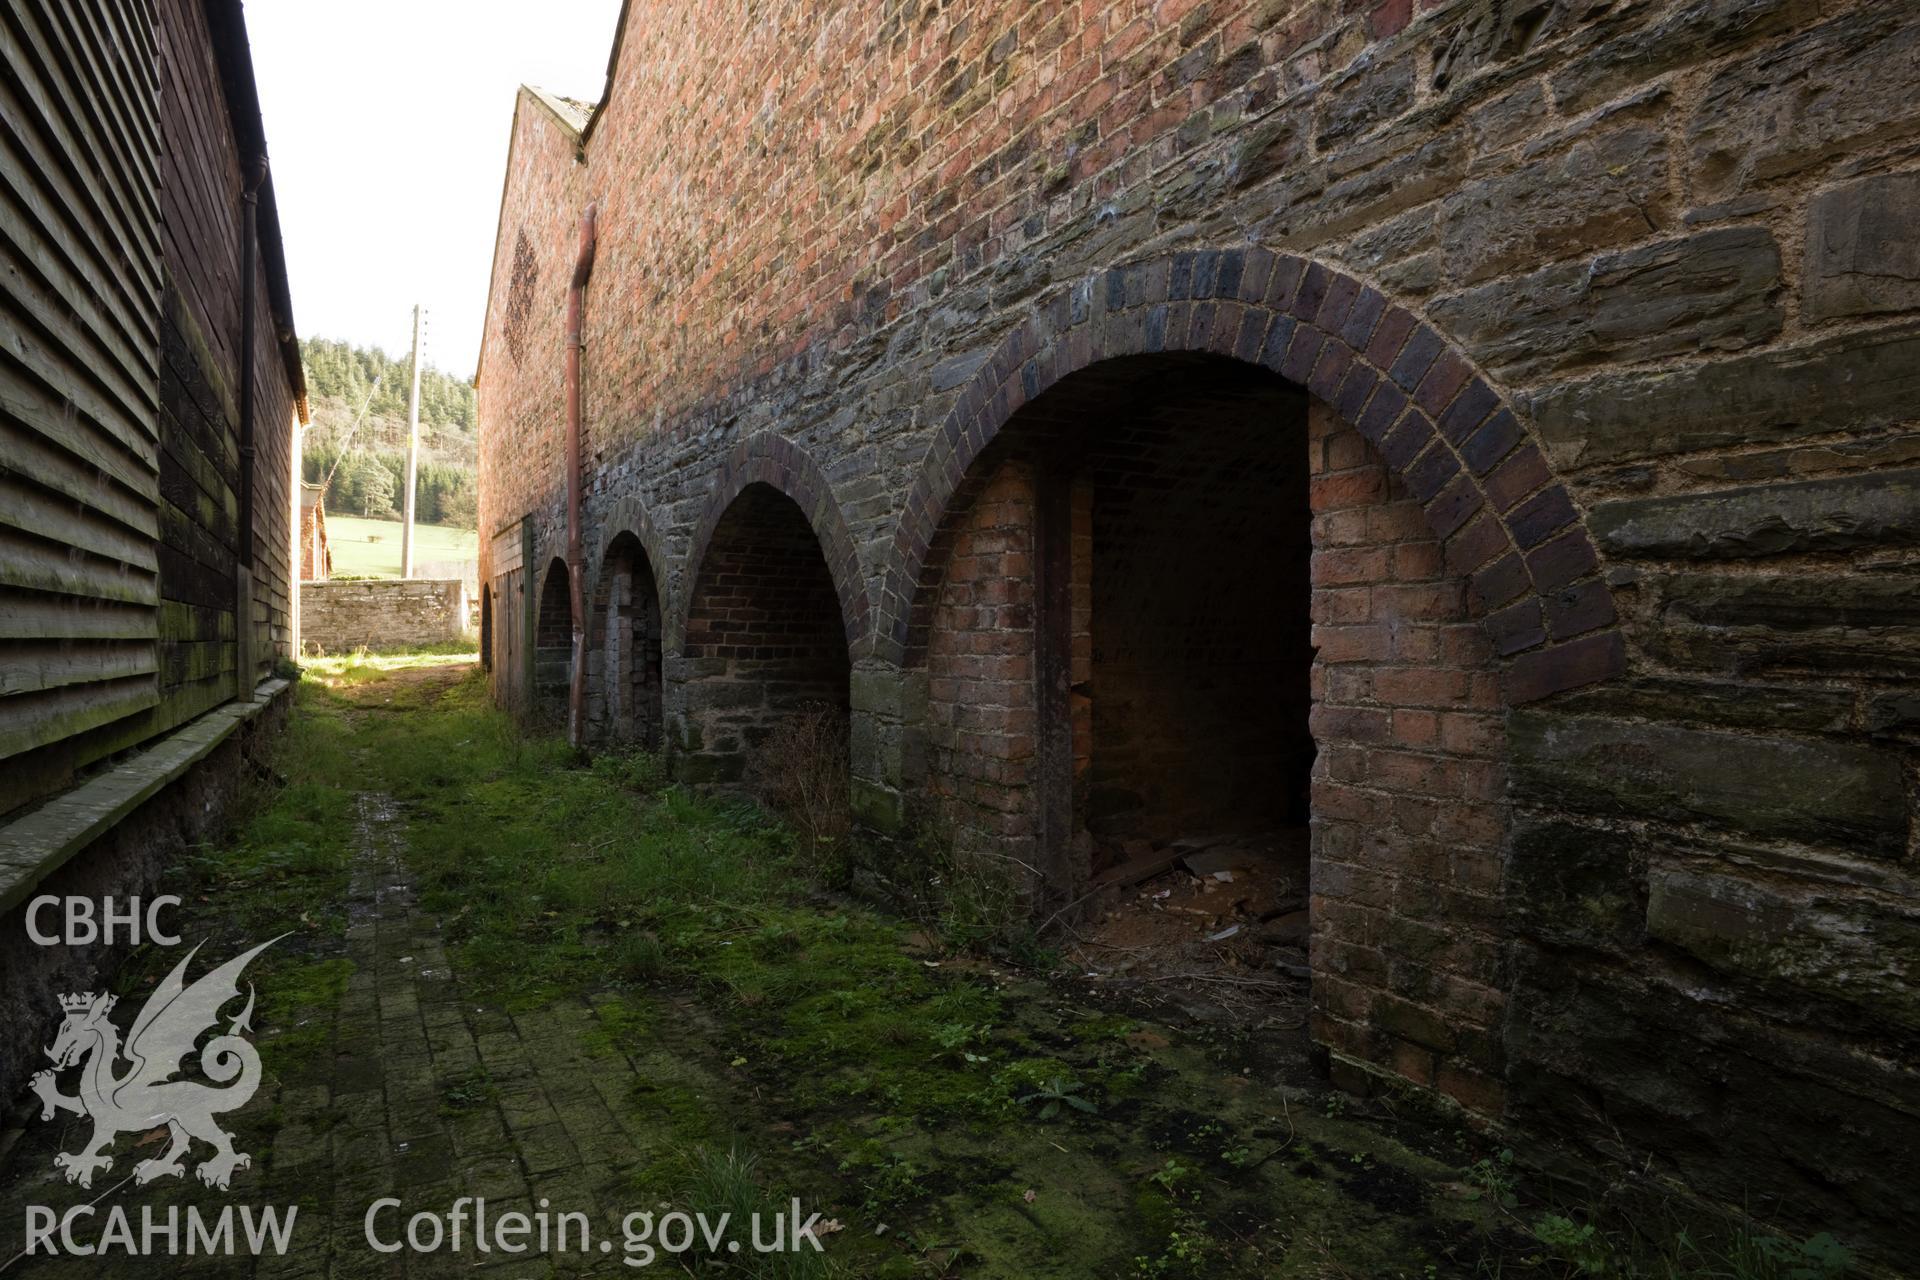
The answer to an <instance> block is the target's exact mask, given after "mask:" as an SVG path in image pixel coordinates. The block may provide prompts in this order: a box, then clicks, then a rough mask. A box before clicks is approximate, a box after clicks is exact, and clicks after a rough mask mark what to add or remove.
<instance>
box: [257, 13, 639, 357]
mask: <svg viewBox="0 0 1920 1280" xmlns="http://www.w3.org/2000/svg"><path fill="white" fill-rule="evenodd" d="M619 12H620V0H518V2H516V0H319V2H316V0H251V3H249V4H248V5H247V6H246V14H247V34H248V37H249V39H250V41H251V43H252V46H253V65H254V76H255V78H256V79H257V80H258V82H259V85H260V109H261V113H262V115H264V116H265V118H266V127H267V153H268V155H269V156H270V157H271V160H272V163H273V185H274V194H275V196H276V198H277V200H278V202H279V206H280V228H281V233H282V235H283V236H284V237H285V240H286V249H287V270H288V274H289V275H290V276H291V277H292V289H293V318H294V323H295V324H296V325H297V326H298V327H299V330H300V336H301V337H303V338H306V337H322V338H345V339H349V340H351V341H353V342H357V343H360V344H362V345H371V346H380V347H384V348H386V350H387V351H388V352H389V353H391V354H396V355H398V354H402V353H404V352H405V351H406V349H407V344H408V341H409V339H410V337H411V326H412V317H413V304H414V303H415V302H420V303H422V304H424V305H425V306H426V308H427V338H426V358H427V361H428V363H431V364H433V365H436V366H438V367H439V368H441V369H444V370H446V371H448V372H449V373H453V374H456V375H459V376H462V377H464V376H466V375H469V374H471V373H472V372H473V366H474V361H475V359H476V358H477V357H478V355H479V352H480V330H481V326H482V323H483V321H484V319H485V317H484V314H483V313H484V311H485V308H486V303H487V274H488V272H489V270H490V269H491V268H492V265H493V233H494V220H495V217H496V216H497V215H498V213H499V210H500V184H501V180H502V178H503V177H504V176H505V172H506V163H507V131H508V128H509V126H510V125H511V124H512V121H513V98H514V92H515V90H516V89H517V88H518V87H519V86H520V85H521V84H523V83H525V84H532V85H537V86H539V87H540V88H542V89H547V90H549V91H551V92H554V93H558V94H562V95H564V96H566V97H570V98H581V99H584V100H586V101H589V102H591V101H593V100H595V99H597V98H599V96H600V93H601V88H602V85H603V84H604V82H605V78H606V69H607V54H608V52H609V51H610V50H611V48H612V44H613V26H614V21H615V19H616V18H617V17H618V16H619Z"/></svg>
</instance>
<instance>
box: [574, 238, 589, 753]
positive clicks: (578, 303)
mask: <svg viewBox="0 0 1920 1280" xmlns="http://www.w3.org/2000/svg"><path fill="white" fill-rule="evenodd" d="M594 213H595V209H594V206H593V205H588V206H587V210H586V212H585V213H583V214H581V215H580V252H579V254H578V255H576V256H575V258H574V260H573V282H572V283H571V284H570V285H569V286H568V287H567V605H568V609H569V611H570V612H571V613H572V615H573V671H572V679H571V681H570V682H569V684H568V688H567V741H568V743H570V744H571V745H572V746H574V747H576V748H577V747H579V746H580V745H581V738H582V736H583V735H584V733H585V725H586V719H587V716H586V711H587V608H586V587H585V584H584V582H583V581H582V579H584V578H585V577H586V570H587V566H586V564H585V560H586V556H585V553H584V551H583V550H582V545H581V542H582V540H581V534H580V449H581V445H580V345H581V338H580V318H581V312H582V311H583V310H585V308H586V298H587V277H588V276H590V275H592V274H593V248H594Z"/></svg>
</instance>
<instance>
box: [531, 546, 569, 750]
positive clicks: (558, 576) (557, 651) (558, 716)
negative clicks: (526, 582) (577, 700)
mask: <svg viewBox="0 0 1920 1280" xmlns="http://www.w3.org/2000/svg"><path fill="white" fill-rule="evenodd" d="M569 591H570V586H569V581H568V575H567V562H566V561H564V560H562V559H560V558H559V557H558V556H555V557H554V559H553V561H552V563H550V564H549V565H548V566H547V572H546V576H545V577H543V578H542V579H541V581H540V601H539V607H538V608H537V610H536V611H535V613H534V620H533V715H534V719H535V720H536V721H538V722H540V723H542V724H546V725H556V724H565V723H566V719H567V686H568V682H569V680H570V679H571V677H572V674H573V603H572V600H571V598H570V596H569V594H568V593H569Z"/></svg>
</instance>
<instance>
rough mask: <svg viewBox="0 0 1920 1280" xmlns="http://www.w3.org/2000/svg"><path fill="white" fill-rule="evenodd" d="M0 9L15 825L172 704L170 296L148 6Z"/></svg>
mask: <svg viewBox="0 0 1920 1280" xmlns="http://www.w3.org/2000/svg"><path fill="white" fill-rule="evenodd" d="M0 13H3V14H4V16H3V17H0V63H4V65H5V74H4V75H0V146H4V148H5V152H4V156H0V175H4V176H3V177H0V193H3V194H4V200H0V254H4V255H5V262H6V269H5V270H4V271H0V294H4V300H3V303H0V305H4V307H5V309H6V313H7V315H8V316H9V318H10V320H11V321H12V322H13V323H12V326H11V327H12V328H13V329H14V334H12V335H10V338H9V341H8V342H6V343H4V344H0V458H4V460H5V463H4V466H0V705H4V709H5V713H4V715H0V777H4V779H5V780H4V781H3V782H0V809H5V808H11V807H13V805H15V804H17V803H18V802H19V800H20V799H21V798H24V797H25V796H27V795H30V794H32V793H34V792H37V791H41V790H44V789H46V788H48V787H50V786H54V785H58V784H59V783H60V782H61V781H63V780H64V778H65V777H66V776H67V775H70V774H71V772H72V770H73V769H74V768H75V767H77V765H79V764H83V763H85V762H87V761H88V760H91V759H94V758H97V757H98V756H100V755H102V754H105V753H106V752H109V751H112V750H114V749H116V748H117V747H119V746H122V745H125V744H126V741H127V739H128V735H129V734H130V733H131V734H133V735H135V738H136V740H137V737H140V736H145V734H144V732H142V730H141V729H139V728H138V727H135V726H138V725H140V724H142V723H143V722H144V721H145V718H146V716H147V715H148V714H150V711H151V709H153V708H154V707H156V705H157V704H158V703H159V702H160V700H161V692H160V689H159V685H158V682H157V681H156V672H157V670H158V666H159V655H158V652H157V648H156V636H157V634H158V629H159V628H158V617H157V613H158V606H159V602H160V585H159V563H158V557H157V554H156V546H155V543H156V535H157V534H158V528H159V526H158V518H157V514H156V500H157V496H158V492H159V471H160V466H159V456H160V443H159V439H158V433H157V420H158V413H157V405H156V400H157V396H158V383H159V378H158V369H157V362H158V356H159V339H158V320H159V315H158V299H159V296H160V292H161V287H162V285H161V250H160V245H159V239H158V233H157V226H158V224H157V203H156V201H157V186H158V174H157V150H158V126H157V121H156V119H155V105H154V104H155V92H154V89H155V86H154V80H153V75H154V57H153V52H154V39H155V36H154V29H153V22H152V16H151V12H150V9H149V6H148V5H147V4H146V3H143V2H142V0H98V2H97V3H93V4H87V5H74V4H69V3H66V2H65V0H13V2H11V3H9V4H8V5H6V6H4V8H0ZM49 744H59V745H60V747H61V748H62V749H61V750H59V751H58V752H54V753H48V752H47V751H46V748H47V747H48V746H49Z"/></svg>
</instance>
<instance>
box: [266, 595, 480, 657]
mask: <svg viewBox="0 0 1920 1280" xmlns="http://www.w3.org/2000/svg"><path fill="white" fill-rule="evenodd" d="M466 632H467V590H466V584H465V583H463V582H461V580H460V579H458V578H411V579H402V578H370V579H366V580H353V579H348V580H341V579H337V578H336V579H334V580H333V581H330V582H303V583H301V584H300V644H301V647H302V648H303V649H305V650H306V651H307V652H308V653H343V652H346V651H348V650H351V649H358V648H360V647H362V646H365V647H366V648H368V649H398V648H404V647H406V646H408V645H417V644H449V643H453V642H455V641H458V640H461V639H463V638H464V637H465V635H466Z"/></svg>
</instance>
